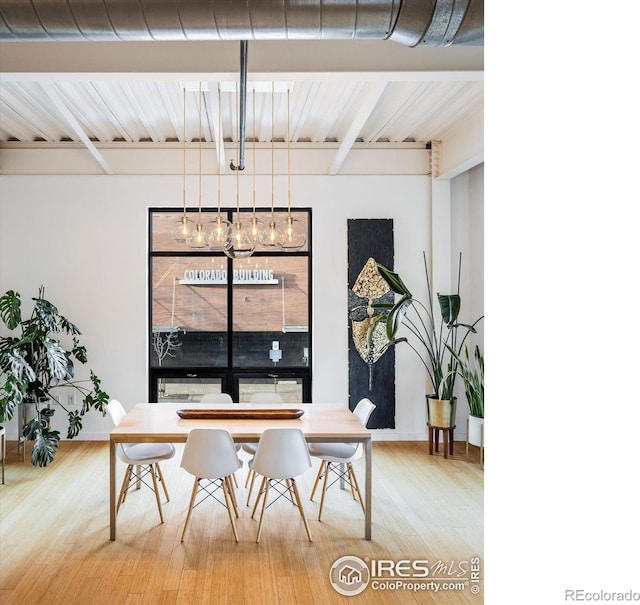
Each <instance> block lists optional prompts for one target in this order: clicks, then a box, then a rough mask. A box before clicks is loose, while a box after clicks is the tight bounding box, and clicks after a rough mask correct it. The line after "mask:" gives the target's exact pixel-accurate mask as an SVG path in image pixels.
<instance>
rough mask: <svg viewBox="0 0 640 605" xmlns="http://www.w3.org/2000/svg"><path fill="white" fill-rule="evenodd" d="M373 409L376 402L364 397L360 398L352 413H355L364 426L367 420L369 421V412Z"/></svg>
mask: <svg viewBox="0 0 640 605" xmlns="http://www.w3.org/2000/svg"><path fill="white" fill-rule="evenodd" d="M375 409H376V404H375V403H372V402H371V400H369V399H367V398H366V397H365V398H364V399H361V400H360V401H358V405H356V407H355V409H354V410H353V413H354V414H355V415H356V417H357V418H358V420H359V421H360V424H362V426H363V427H365V428H366V427H367V422H369V416H371V413H372V412H373V410H375Z"/></svg>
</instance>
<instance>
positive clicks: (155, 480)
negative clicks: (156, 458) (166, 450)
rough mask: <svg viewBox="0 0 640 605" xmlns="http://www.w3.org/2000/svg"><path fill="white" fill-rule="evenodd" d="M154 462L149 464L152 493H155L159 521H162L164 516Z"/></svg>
mask: <svg viewBox="0 0 640 605" xmlns="http://www.w3.org/2000/svg"><path fill="white" fill-rule="evenodd" d="M156 466H157V463H156V464H152V465H151V469H150V470H151V480H152V481H153V493H154V494H155V495H156V502H157V503H158V512H159V513H160V523H164V517H163V516H162V503H161V502H160V492H159V491H158V480H157V479H156V469H155V467H156Z"/></svg>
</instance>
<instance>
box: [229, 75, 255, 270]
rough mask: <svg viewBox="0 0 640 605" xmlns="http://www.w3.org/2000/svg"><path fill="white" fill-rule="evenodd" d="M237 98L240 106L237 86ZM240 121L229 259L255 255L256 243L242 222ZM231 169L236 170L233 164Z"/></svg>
mask: <svg viewBox="0 0 640 605" xmlns="http://www.w3.org/2000/svg"><path fill="white" fill-rule="evenodd" d="M236 96H237V97H238V105H239V95H238V89H237V86H236ZM239 114H240V110H239V108H238V114H237V115H238V116H239ZM240 136H241V135H240V120H239V119H238V137H237V142H238V145H237V147H236V149H237V157H238V162H237V164H236V166H235V171H236V217H235V220H234V221H233V223H232V225H231V227H230V228H229V232H228V235H227V243H226V245H225V247H224V253H225V254H226V255H227V256H228V257H229V258H248V257H249V256H251V255H252V254H253V251H254V250H255V247H256V243H255V241H253V240H252V239H251V237H249V230H248V229H245V227H244V226H243V224H242V220H241V218H240V169H241V166H240V161H239V158H240ZM231 168H232V169H234V167H233V163H232V165H231Z"/></svg>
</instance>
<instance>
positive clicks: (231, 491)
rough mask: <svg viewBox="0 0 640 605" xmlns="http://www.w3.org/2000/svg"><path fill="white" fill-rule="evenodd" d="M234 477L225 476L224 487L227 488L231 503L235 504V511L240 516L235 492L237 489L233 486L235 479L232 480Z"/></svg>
mask: <svg viewBox="0 0 640 605" xmlns="http://www.w3.org/2000/svg"><path fill="white" fill-rule="evenodd" d="M232 477H233V475H231V477H225V478H224V479H223V486H222V487H223V489H225V490H226V491H227V492H229V498H230V499H231V504H232V505H233V512H234V513H235V514H236V517H238V516H239V515H238V503H237V502H236V494H235V490H234V488H233V481H232Z"/></svg>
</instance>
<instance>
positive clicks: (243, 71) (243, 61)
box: [229, 40, 248, 170]
mask: <svg viewBox="0 0 640 605" xmlns="http://www.w3.org/2000/svg"><path fill="white" fill-rule="evenodd" d="M247 49H248V42H247V41H246V40H241V41H240V116H239V120H240V127H239V134H238V137H239V139H240V140H239V152H238V156H239V157H238V164H237V166H236V165H234V163H233V160H232V161H231V163H230V164H229V166H230V167H231V170H244V141H245V130H246V121H247V120H246V118H247Z"/></svg>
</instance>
